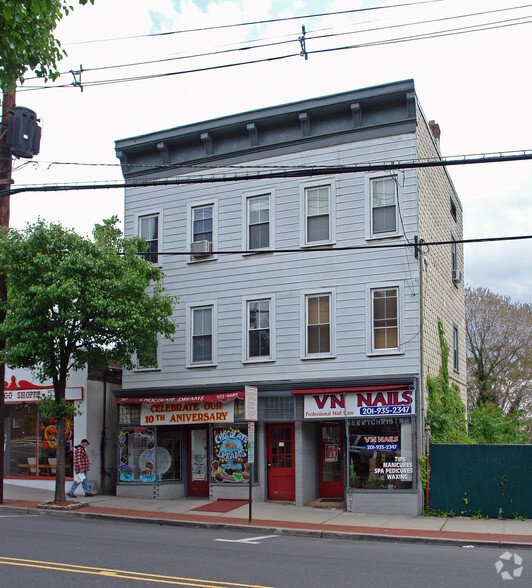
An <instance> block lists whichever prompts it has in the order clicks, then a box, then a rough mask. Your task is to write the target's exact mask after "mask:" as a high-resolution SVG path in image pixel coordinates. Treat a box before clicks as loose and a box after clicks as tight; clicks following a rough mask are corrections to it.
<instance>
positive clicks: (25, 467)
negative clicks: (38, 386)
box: [5, 404, 74, 478]
mask: <svg viewBox="0 0 532 588" xmlns="http://www.w3.org/2000/svg"><path fill="white" fill-rule="evenodd" d="M6 413H7V418H6V421H5V424H6V430H5V433H6V446H5V460H6V462H5V463H6V475H7V476H13V477H45V478H47V477H55V474H56V468H57V427H56V424H55V421H53V420H50V419H47V420H45V419H42V417H41V416H40V415H39V412H38V409H37V405H36V404H13V405H6ZM73 448H74V427H73V422H72V421H71V420H69V421H67V422H66V423H65V463H66V469H65V474H66V476H67V477H70V476H72V458H73V453H72V452H73Z"/></svg>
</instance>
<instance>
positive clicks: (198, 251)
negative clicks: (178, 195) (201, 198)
mask: <svg viewBox="0 0 532 588" xmlns="http://www.w3.org/2000/svg"><path fill="white" fill-rule="evenodd" d="M187 212H188V223H187V243H188V244H189V247H190V251H191V253H192V255H191V256H190V258H189V261H190V262H198V261H200V262H201V261H209V260H213V259H216V256H215V255H213V253H212V252H213V251H216V248H217V246H218V244H217V229H216V227H217V206H216V202H212V201H211V202H195V203H194V204H191V203H189V204H187Z"/></svg>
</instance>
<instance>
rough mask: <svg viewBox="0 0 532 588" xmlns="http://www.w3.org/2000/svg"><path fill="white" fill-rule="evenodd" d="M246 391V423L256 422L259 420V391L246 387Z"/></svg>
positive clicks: (255, 388)
mask: <svg viewBox="0 0 532 588" xmlns="http://www.w3.org/2000/svg"><path fill="white" fill-rule="evenodd" d="M244 391H245V393H246V408H245V417H244V418H245V419H246V421H256V420H258V418H259V397H258V393H259V391H258V389H257V387H256V386H245V387H244Z"/></svg>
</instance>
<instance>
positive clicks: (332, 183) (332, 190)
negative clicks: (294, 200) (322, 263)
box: [299, 178, 336, 247]
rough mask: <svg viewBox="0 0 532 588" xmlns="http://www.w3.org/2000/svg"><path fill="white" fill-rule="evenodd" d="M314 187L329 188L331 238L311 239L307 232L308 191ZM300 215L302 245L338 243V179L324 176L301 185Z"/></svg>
mask: <svg viewBox="0 0 532 588" xmlns="http://www.w3.org/2000/svg"><path fill="white" fill-rule="evenodd" d="M313 188H328V189H329V238H328V239H324V240H322V241H309V240H308V234H307V191H308V190H312V189H313ZM299 207H300V210H301V217H300V228H299V231H300V241H299V242H300V245H301V247H318V246H320V245H332V244H334V243H336V179H335V178H322V179H320V180H313V181H308V182H301V183H300V185H299Z"/></svg>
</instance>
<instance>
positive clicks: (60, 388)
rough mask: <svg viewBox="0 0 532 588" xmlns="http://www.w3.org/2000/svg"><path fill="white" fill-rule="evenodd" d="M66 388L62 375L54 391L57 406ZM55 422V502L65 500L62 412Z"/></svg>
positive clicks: (63, 420)
mask: <svg viewBox="0 0 532 588" xmlns="http://www.w3.org/2000/svg"><path fill="white" fill-rule="evenodd" d="M65 389H66V377H64V378H63V377H60V378H59V380H58V381H54V393H55V402H56V407H57V408H59V406H60V404H59V403H60V402H61V401H62V400H64V399H65ZM55 424H56V427H57V438H56V441H57V448H56V458H57V467H56V468H55V497H54V502H65V500H66V494H65V465H66V464H65V417H64V415H63V414H62V413H60V414H58V415H57V416H56V419H55Z"/></svg>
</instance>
